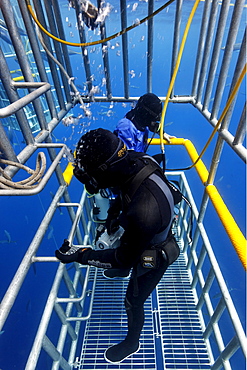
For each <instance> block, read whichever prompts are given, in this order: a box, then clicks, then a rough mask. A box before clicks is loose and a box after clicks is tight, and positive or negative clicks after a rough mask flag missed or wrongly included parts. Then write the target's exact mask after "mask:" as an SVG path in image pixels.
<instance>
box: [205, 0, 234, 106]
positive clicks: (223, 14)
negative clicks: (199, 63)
mask: <svg viewBox="0 0 247 370" xmlns="http://www.w3.org/2000/svg"><path fill="white" fill-rule="evenodd" d="M229 6H230V0H225V1H223V2H222V5H221V11H220V15H219V21H218V25H217V32H216V36H215V41H214V47H213V52H212V57H211V62H210V66H209V72H208V77H207V85H206V89H205V98H204V101H203V110H206V109H208V106H209V102H210V99H211V94H212V90H213V84H214V81H215V74H216V69H217V65H218V61H219V55H220V51H221V44H222V39H223V36H224V32H225V27H226V21H227V16H228V11H229ZM209 32H211V29H210V28H209Z"/></svg>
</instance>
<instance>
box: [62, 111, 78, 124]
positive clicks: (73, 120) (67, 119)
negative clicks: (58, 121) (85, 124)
mask: <svg viewBox="0 0 247 370" xmlns="http://www.w3.org/2000/svg"><path fill="white" fill-rule="evenodd" d="M81 118H82V115H81V114H79V116H77V117H75V116H73V115H70V116H67V117H64V118H63V119H62V123H63V124H64V126H66V127H67V126H70V125H78V123H79V121H80V119H81Z"/></svg>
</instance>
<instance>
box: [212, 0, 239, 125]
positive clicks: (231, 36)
mask: <svg viewBox="0 0 247 370" xmlns="http://www.w3.org/2000/svg"><path fill="white" fill-rule="evenodd" d="M243 6H244V0H238V1H236V3H235V5H234V9H233V15H232V20H231V25H230V30H229V33H228V37H227V41H226V47H225V51H224V57H223V61H222V65H221V70H220V75H219V80H218V84H217V88H216V92H215V98H214V103H213V107H212V113H211V119H214V118H217V115H218V112H219V109H220V104H221V101H222V97H223V92H224V88H225V84H226V79H227V74H228V70H229V66H230V62H231V57H232V52H233V47H234V43H235V41H236V37H237V33H238V29H239V24H240V20H241V15H242V12H243V9H244V7H243Z"/></svg>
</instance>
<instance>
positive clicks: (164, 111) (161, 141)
mask: <svg viewBox="0 0 247 370" xmlns="http://www.w3.org/2000/svg"><path fill="white" fill-rule="evenodd" d="M200 1H201V0H196V1H195V4H194V6H193V8H192V11H191V13H190V16H189V19H188V21H187V24H186V27H185V30H184V34H183V38H182V41H181V45H180V49H179V52H178V57H177V61H176V64H175V68H174V71H173V75H172V79H171V82H170V86H169V89H168V92H167V95H166V99H165V102H164V107H163V109H162V114H161V120H160V138H161V140H160V147H161V151H162V153H164V151H165V148H164V141H163V132H164V121H165V115H166V110H167V106H168V102H169V97H170V95H171V92H172V89H173V86H174V83H175V80H176V77H177V73H178V68H179V65H180V62H181V58H182V54H183V50H184V46H185V42H186V39H187V36H188V33H189V29H190V26H191V22H192V19H193V17H194V15H195V12H196V9H197V7H198V5H199V3H200Z"/></svg>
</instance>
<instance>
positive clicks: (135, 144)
mask: <svg viewBox="0 0 247 370" xmlns="http://www.w3.org/2000/svg"><path fill="white" fill-rule="evenodd" d="M161 113H162V101H161V100H160V99H159V97H158V96H157V95H155V94H153V93H146V94H144V95H142V96H141V97H140V98H139V99H138V101H137V103H136V106H135V107H134V108H133V109H131V110H130V111H129V112H127V113H126V115H125V117H124V118H122V119H121V120H120V121H119V122H118V124H117V127H116V129H115V130H114V134H116V135H117V136H118V137H119V138H120V139H121V140H122V141H123V142H124V143H125V144H126V146H127V149H132V150H134V151H136V152H142V153H146V151H147V149H148V146H149V144H148V135H149V131H151V132H152V133H153V135H154V134H155V133H157V132H158V130H159V125H160V122H159V121H160V118H161ZM163 138H164V139H165V140H167V141H168V142H170V139H171V138H174V136H171V135H169V134H167V133H164V134H163ZM162 159H163V158H160V161H161V160H162ZM106 229H107V231H108V234H110V231H111V229H110V225H109V222H106ZM129 275H130V269H128V268H127V269H123V268H122V269H109V270H107V269H106V270H104V272H103V276H104V277H105V278H107V279H115V278H128V277H129Z"/></svg>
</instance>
